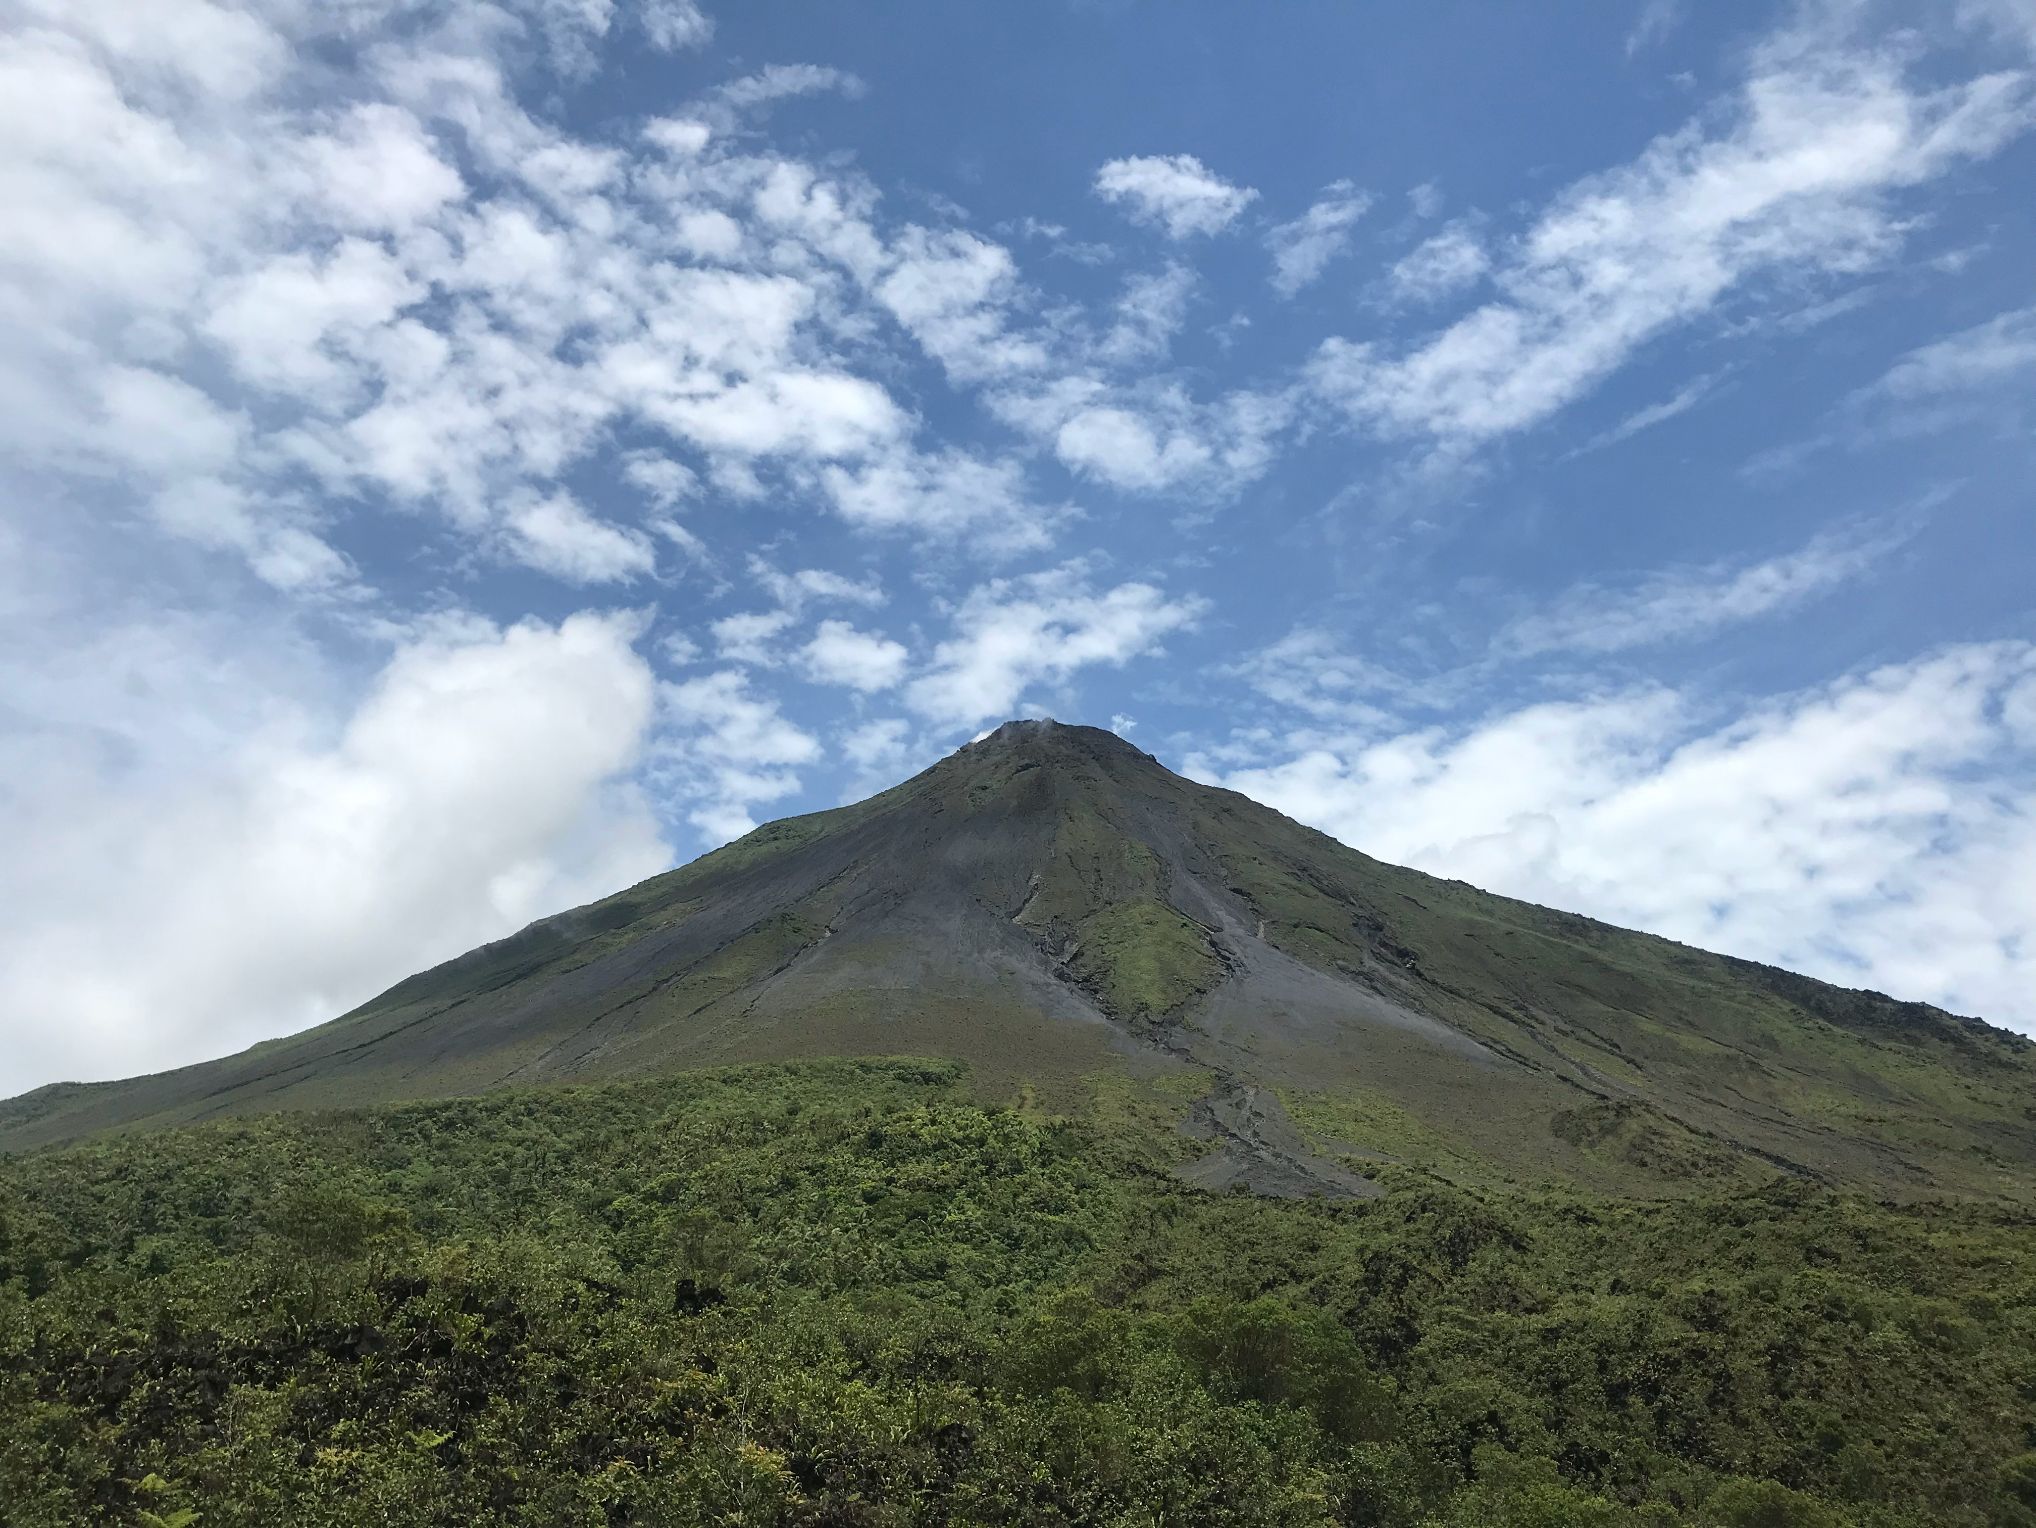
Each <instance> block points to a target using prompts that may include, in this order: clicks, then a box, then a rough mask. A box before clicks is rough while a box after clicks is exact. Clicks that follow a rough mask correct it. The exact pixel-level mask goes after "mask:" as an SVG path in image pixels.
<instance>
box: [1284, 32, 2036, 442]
mask: <svg viewBox="0 0 2036 1528" xmlns="http://www.w3.org/2000/svg"><path fill="white" fill-rule="evenodd" d="M1850 15H1851V12H1850V11H1849V10H1845V9H1844V8H1840V10H1838V11H1834V12H1832V13H1828V14H1826V15H1825V16H1824V17H1823V18H1822V20H1821V22H1820V24H1819V25H1816V26H1812V27H1809V28H1807V29H1805V30H1802V31H1798V32H1792V33H1787V34H1784V35H1783V36H1781V37H1779V38H1776V39H1774V40H1772V41H1770V42H1769V43H1767V44H1766V45H1765V46H1763V47H1762V48H1760V49H1759V50H1758V51H1757V52H1756V54H1755V56H1754V61H1753V66H1752V69H1751V72H1750V75H1749V78H1748V80H1747V82H1746V84H1745V86H1744V88H1743V89H1742V91H1741V92H1740V94H1739V97H1738V99H1737V101H1736V102H1735V103H1734V104H1733V110H1732V114H1731V118H1730V120H1729V123H1728V125H1727V126H1726V127H1725V128H1724V130H1722V131H1717V130H1712V129H1711V128H1709V127H1708V126H1706V125H1705V124H1702V123H1698V124H1692V125H1691V126H1689V127H1687V128H1685V129H1683V130H1682V131H1680V132H1677V133H1674V134H1671V135H1669V136H1667V137H1664V138H1660V139H1658V140H1656V141H1655V142H1654V143H1653V144H1652V145H1650V146H1649V148H1648V149H1647V150H1646V152H1645V153H1643V154H1642V155H1641V156H1640V157H1639V158H1638V159H1636V160H1635V161H1633V162H1632V163H1631V164H1628V165H1625V166H1623V167H1621V168H1618V169H1615V170H1611V171H1607V172H1605V173H1604V174H1601V175H1597V176H1593V177H1591V178H1589V179H1587V180H1584V181H1581V182H1578V183H1577V184H1575V185H1573V186H1571V187H1570V188H1569V189H1568V190H1567V191H1565V192H1564V193H1563V194H1562V195H1561V196H1559V197H1558V198H1557V199H1556V200H1555V202H1554V203H1553V204H1552V205H1551V206H1550V207H1549V208H1548V209H1547V210H1546V211H1545V212H1544V213H1543V214H1542V215H1541V217H1540V218H1539V219H1538V220H1537V221H1536V222H1535V224H1534V225H1533V226H1532V227H1531V228H1529V229H1528V230H1527V232H1526V233H1525V234H1524V236H1522V237H1521V238H1520V239H1519V240H1518V241H1517V242H1516V244H1515V245H1514V246H1513V247H1512V248H1511V249H1510V250H1509V252H1508V254H1507V256H1506V257H1505V259H1504V260H1503V261H1502V262H1501V263H1500V264H1499V266H1498V267H1497V268H1496V270H1495V272H1494V277H1493V279H1494V280H1495V282H1496V283H1497V285H1498V287H1499V289H1500V293H1501V295H1500V297H1499V298H1498V299H1496V300H1494V301H1492V302H1489V303H1486V304H1485V305H1483V306H1481V307H1479V308H1477V309H1476V310H1474V311H1473V312H1471V313H1469V314H1467V315H1466V316H1464V317H1463V318H1461V319H1459V320H1458V321H1457V322H1455V323H1454V324H1452V325H1451V326H1450V327H1449V328H1447V329H1445V330H1443V331H1442V332H1440V333H1439V334H1436V335H1434V336H1432V337H1431V338H1429V339H1427V340H1425V341H1423V342H1421V343H1419V344H1417V345H1416V346H1415V347H1414V348H1412V349H1411V350H1408V351H1406V352H1404V353H1400V354H1389V353H1387V352H1385V351H1383V350H1381V349H1380V348H1379V347H1377V346H1375V345H1370V344H1352V343H1350V342H1348V341H1344V340H1338V339H1332V340H1330V341H1327V342H1325V343H1324V345H1323V347H1322V349H1321V351H1320V354H1319V355H1318V357H1317V363H1316V368H1315V373H1314V379H1315V383H1316V385H1317V387H1318V388H1319V389H1320V391H1321V393H1322V395H1323V396H1324V397H1325V398H1326V399H1328V400H1330V401H1331V402H1333V403H1334V404H1336V405H1337V406H1338V407H1340V408H1341V409H1343V410H1344V411H1345V412H1346V413H1347V414H1348V416H1349V417H1350V419H1351V420H1352V421H1353V422H1354V423H1356V424H1358V425H1360V426H1362V427H1364V428H1366V429H1368V430H1371V431H1373V432H1375V433H1378V434H1380V435H1384V436H1388V437H1411V438H1414V439H1417V440H1418V439H1428V440H1432V441H1434V442H1436V443H1437V444H1438V445H1440V446H1442V447H1444V448H1445V449H1449V450H1455V451H1462V450H1465V449H1468V448H1470V447H1474V446H1476V445H1478V444H1479V443H1482V442H1484V441H1488V440H1491V439H1494V438H1496V437H1499V436H1503V435H1507V434H1511V433H1513V432H1516V431H1519V430H1524V429H1527V428H1529V427H1531V426H1533V425H1535V424H1538V423H1539V422H1541V421H1542V420H1543V419H1546V418H1547V417H1548V416H1549V415H1551V414H1553V413H1555V412H1556V411H1557V410H1558V409H1560V408H1562V407H1564V406H1565V405H1566V404H1568V403H1570V402H1571V401H1572V400H1574V399H1575V398H1577V397H1579V396H1581V395H1582V394H1583V393H1584V392H1586V391H1587V390H1588V389H1590V388H1591V387H1593V386H1595V385H1596V384H1597V383H1598V382H1599V381H1600V380H1601V379H1602V378H1603V377H1604V376H1605V375H1606V374H1608V373H1609V372H1611V371H1612V370H1614V369H1615V368H1617V367H1618V366H1620V365H1621V364H1622V363H1623V362H1624V361H1625V360H1626V359H1627V357H1628V356H1630V355H1631V354H1632V353H1633V352H1634V351H1635V349H1636V348H1638V347H1639V346H1641V345H1643V344H1645V343H1646V342H1647V341H1648V340H1650V339H1652V338H1653V337H1655V336H1656V335H1658V334H1660V333H1662V332H1663V331H1664V330H1666V329H1669V328H1671V327H1672V326H1675V325H1677V324H1681V323H1686V322H1688V321H1689V320H1691V319H1692V318H1694V317H1696V316H1698V315H1700V314H1702V313H1705V312H1707V311H1708V310H1710V309H1711V308H1712V307H1713V306H1714V305H1715V304H1716V303H1717V302H1718V301H1719V300H1720V299H1721V298H1722V297H1723V296H1724V295H1725V294H1726V293H1728V292H1730V291H1731V290H1733V289H1734V288H1735V287H1738V286H1739V285H1741V284H1742V283H1744V282H1746V281H1748V280H1750V279H1751V278H1753V277H1755V276H1757V275H1760V274H1762V273H1765V272H1790V273H1800V272H1805V271H1844V270H1858V269H1862V268H1864V267H1866V266H1868V265H1870V264H1871V263H1873V262H1875V261H1877V260H1880V259H1883V258H1885V257H1886V256H1887V254H1888V253H1889V252H1890V251H1891V250H1892V249H1894V248H1895V247H1896V246H1897V245H1898V244H1899V242H1900V240H1901V238H1902V234H1903V232H1904V228H1905V226H1906V225H1905V220H1904V219H1903V218H1902V217H1901V216H1900V215H1898V214H1897V213H1896V211H1895V210H1894V209H1893V207H1892V206H1891V205H1890V199H1891V198H1892V196H1893V194H1894V193H1896V192H1898V191H1900V190H1902V189H1904V188H1907V187H1912V186H1915V185H1917V184H1919V183H1921V182H1923V181H1926V180H1929V179H1931V178H1933V177H1935V176H1938V175H1941V174H1943V173H1945V172H1946V171H1947V170H1950V169H1951V168H1953V167H1954V166H1956V165H1959V164H1961V163H1965V162H1968V161H1971V160H1974V159H1978V158H1982V157H1985V156H1987V155H1989V154H1992V153H1993V152H1994V151H1995V150H1997V149H1998V148H1999V147H2000V146H2001V145H2002V144H2004V143H2005V142H2007V141H2008V140H2009V139H2010V138H2011V137H2013V136H2015V135H2016V134H2018V133H2020V132H2022V131H2024V130H2025V129H2026V128H2027V127H2028V125H2029V122H2030V120H2031V116H2032V110H2036V87H2032V81H2031V80H2030V78H2029V77H2028V76H2026V75H2023V74H1992V75H1984V76H1980V77H1978V78H1974V79H1968V80H1965V81H1963V82H1961V83H1957V84H1951V85H1943V86H1927V85H1921V84H1916V83H1912V82H1911V81H1910V80H1909V79H1908V78H1907V77H1905V75H1904V73H1903V69H1902V60H1901V58H1900V56H1899V54H1898V53H1897V52H1896V51H1894V50H1891V49H1887V48H1882V47H1874V46H1869V45H1866V44H1863V43H1861V42H1859V41H1858V39H1856V38H1854V37H1852V36H1850V35H1849V34H1847V33H1846V32H1845V31H1844V30H1843V26H1844V24H1845V19H1846V18H1847V17H1849V16H1850Z"/></svg>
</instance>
